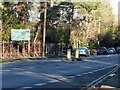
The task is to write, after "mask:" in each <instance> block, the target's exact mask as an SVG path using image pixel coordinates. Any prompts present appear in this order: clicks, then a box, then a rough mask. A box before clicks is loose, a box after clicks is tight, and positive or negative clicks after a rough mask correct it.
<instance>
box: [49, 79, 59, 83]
mask: <svg viewBox="0 0 120 90" xmlns="http://www.w3.org/2000/svg"><path fill="white" fill-rule="evenodd" d="M55 82H59V80H52V81H49V82H48V83H55Z"/></svg>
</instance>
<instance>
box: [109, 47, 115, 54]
mask: <svg viewBox="0 0 120 90" xmlns="http://www.w3.org/2000/svg"><path fill="white" fill-rule="evenodd" d="M115 53H116V50H115V49H114V48H108V54H115Z"/></svg>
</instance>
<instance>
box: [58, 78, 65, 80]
mask: <svg viewBox="0 0 120 90" xmlns="http://www.w3.org/2000/svg"><path fill="white" fill-rule="evenodd" d="M66 79H67V78H61V79H59V80H66Z"/></svg>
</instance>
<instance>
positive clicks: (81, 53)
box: [78, 47, 90, 57]
mask: <svg viewBox="0 0 120 90" xmlns="http://www.w3.org/2000/svg"><path fill="white" fill-rule="evenodd" d="M78 51H79V56H87V57H89V56H90V51H89V49H88V48H87V47H81V48H78Z"/></svg>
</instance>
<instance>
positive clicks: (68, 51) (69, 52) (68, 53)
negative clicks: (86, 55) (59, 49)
mask: <svg viewBox="0 0 120 90" xmlns="http://www.w3.org/2000/svg"><path fill="white" fill-rule="evenodd" d="M67 59H71V49H68V50H67Z"/></svg>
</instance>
